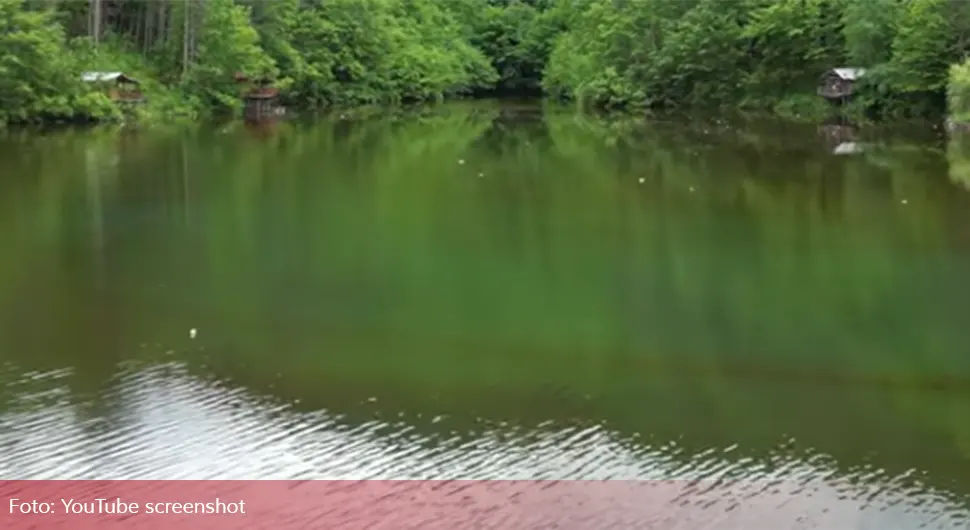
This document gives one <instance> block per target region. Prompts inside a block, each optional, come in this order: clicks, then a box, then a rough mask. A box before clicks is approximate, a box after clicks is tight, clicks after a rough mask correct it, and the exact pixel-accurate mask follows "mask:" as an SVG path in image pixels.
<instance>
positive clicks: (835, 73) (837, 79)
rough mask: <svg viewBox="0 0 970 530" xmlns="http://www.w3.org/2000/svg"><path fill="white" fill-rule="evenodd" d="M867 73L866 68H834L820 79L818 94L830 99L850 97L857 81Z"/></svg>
mask: <svg viewBox="0 0 970 530" xmlns="http://www.w3.org/2000/svg"><path fill="white" fill-rule="evenodd" d="M865 75H866V69H865V68H833V69H831V70H829V71H828V72H825V74H824V75H823V76H822V78H821V79H820V80H819V83H818V95H819V96H822V97H823V98H825V99H828V100H843V99H847V98H850V97H852V93H853V92H854V91H855V84H856V82H857V81H858V80H859V79H862V78H863V77H864V76H865Z"/></svg>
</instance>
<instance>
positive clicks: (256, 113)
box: [235, 73, 283, 121]
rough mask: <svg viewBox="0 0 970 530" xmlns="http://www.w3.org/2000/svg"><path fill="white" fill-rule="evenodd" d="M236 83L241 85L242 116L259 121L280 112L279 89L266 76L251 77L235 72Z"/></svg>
mask: <svg viewBox="0 0 970 530" xmlns="http://www.w3.org/2000/svg"><path fill="white" fill-rule="evenodd" d="M235 79H236V83H239V84H240V85H242V87H243V88H242V90H241V96H242V99H243V103H244V104H245V106H244V108H243V117H244V118H245V119H246V120H247V121H259V120H263V119H266V118H271V117H274V116H279V115H280V114H282V111H283V108H282V107H279V106H278V104H277V102H278V100H279V95H280V91H279V89H278V88H276V87H274V86H273V81H272V80H271V79H269V78H268V77H256V78H251V77H249V76H247V75H245V74H242V73H237V74H236V76H235Z"/></svg>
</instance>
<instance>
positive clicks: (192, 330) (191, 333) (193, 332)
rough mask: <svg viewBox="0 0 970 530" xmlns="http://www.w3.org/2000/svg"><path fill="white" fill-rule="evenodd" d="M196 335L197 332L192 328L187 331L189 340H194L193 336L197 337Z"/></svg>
mask: <svg viewBox="0 0 970 530" xmlns="http://www.w3.org/2000/svg"><path fill="white" fill-rule="evenodd" d="M198 334H199V332H198V331H197V330H196V329H195V328H192V329H190V330H189V338H190V339H194V338H195V336H196V335H198Z"/></svg>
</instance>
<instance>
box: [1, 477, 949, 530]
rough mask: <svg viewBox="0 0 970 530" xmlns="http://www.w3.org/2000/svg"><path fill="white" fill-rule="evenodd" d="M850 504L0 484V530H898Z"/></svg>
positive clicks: (646, 488) (216, 485)
mask: <svg viewBox="0 0 970 530" xmlns="http://www.w3.org/2000/svg"><path fill="white" fill-rule="evenodd" d="M849 497H850V496H847V495H845V492H842V494H841V495H840V494H838V493H836V492H834V491H828V492H826V491H822V489H820V488H819V487H817V486H811V487H806V485H804V484H801V485H799V484H798V483H795V482H790V483H787V484H786V483H777V482H773V483H768V482H757V481H749V482H733V483H723V482H713V481H699V482H698V481H639V482H637V481H543V482H532V481H304V482H301V481H6V482H0V501H2V505H0V514H2V516H0V528H4V529H8V530H27V529H38V530H43V529H47V528H60V527H63V528H92V529H93V528H95V527H97V528H105V527H106V526H107V527H114V528H122V527H124V528H129V527H130V528H158V529H163V528H164V529H169V528H177V529H179V530H194V529H199V530H203V529H214V530H229V529H240V530H243V529H245V530H253V529H260V528H266V529H282V530H287V529H295V528H301V529H304V528H309V529H339V530H350V529H355V530H356V529H361V530H362V529H369V530H370V529H388V530H401V529H410V528H414V529H417V528H420V529H422V530H427V529H431V530H458V529H462V530H464V529H466V528H489V529H491V528H494V529H496V530H535V529H540V528H559V529H577V530H580V529H583V530H585V529H593V528H595V529H597V530H599V529H608V528H623V529H627V528H658V529H691V530H693V529H761V528H765V529H767V528H771V529H772V530H785V529H794V528H824V529H842V528H860V527H861V526H859V525H860V524H861V518H862V517H863V515H865V514H867V513H869V515H871V516H873V517H875V519H872V521H873V522H874V523H875V524H876V526H873V528H876V527H880V525H879V524H878V523H879V522H880V521H882V522H886V521H891V522H893V523H894V524H893V525H891V526H893V527H894V528H903V526H898V524H899V523H901V521H902V520H901V519H899V518H898V517H895V516H893V514H892V513H885V512H884V511H883V509H884V507H883V509H880V507H878V506H876V505H875V504H873V503H871V502H867V501H864V500H863V499H859V498H858V497H857V498H855V500H853V499H851V498H849ZM870 500H871V499H870ZM864 504H867V505H869V507H870V508H871V510H869V511H867V510H868V508H866V507H865V506H863V505H864ZM890 504H891V503H890ZM880 512H881V513H880ZM938 515H939V513H937V516H938ZM866 518H867V519H868V518H869V517H866ZM935 519H936V523H940V522H941V519H940V518H939V517H935ZM918 522H919V521H914V523H918ZM916 526H917V525H915V524H914V526H913V527H914V528H915V527H916ZM943 527H946V525H944V526H943ZM954 527H955V526H954Z"/></svg>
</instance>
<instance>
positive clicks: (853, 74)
mask: <svg viewBox="0 0 970 530" xmlns="http://www.w3.org/2000/svg"><path fill="white" fill-rule="evenodd" d="M832 71H833V72H835V75H837V76H839V77H841V78H842V79H845V80H846V81H855V80H856V79H859V78H860V77H862V76H864V75H866V69H865V68H833V69H832Z"/></svg>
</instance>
